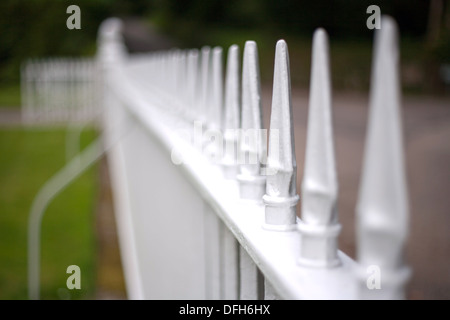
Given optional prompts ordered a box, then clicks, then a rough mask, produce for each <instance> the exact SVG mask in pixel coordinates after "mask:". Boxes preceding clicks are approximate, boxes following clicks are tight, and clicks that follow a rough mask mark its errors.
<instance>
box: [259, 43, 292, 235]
mask: <svg viewBox="0 0 450 320" xmlns="http://www.w3.org/2000/svg"><path fill="white" fill-rule="evenodd" d="M266 174H267V187H266V194H265V195H264V197H263V201H264V204H265V206H266V209H265V210H266V213H265V224H264V227H265V228H266V229H270V230H279V231H284V230H293V229H295V226H296V206H297V202H298V200H299V196H298V194H297V188H296V183H297V163H296V159H295V147H294V125H293V117H292V101H291V79H290V71H289V52H288V46H287V43H286V42H285V41H284V40H279V41H278V42H277V45H276V51H275V69H274V76H273V96H272V113H271V116H270V137H269V154H268V159H267V170H266Z"/></svg>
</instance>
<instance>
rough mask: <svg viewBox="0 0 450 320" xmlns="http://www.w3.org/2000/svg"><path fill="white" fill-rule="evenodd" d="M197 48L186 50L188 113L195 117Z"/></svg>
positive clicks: (196, 108) (196, 106)
mask: <svg viewBox="0 0 450 320" xmlns="http://www.w3.org/2000/svg"><path fill="white" fill-rule="evenodd" d="M198 56H199V54H198V50H197V49H192V50H190V51H189V52H188V58H187V71H186V72H187V84H186V86H187V94H188V101H189V104H188V108H189V110H188V115H189V117H190V118H191V119H195V116H196V115H197V111H198V105H199V100H198V98H197V97H198V78H199V77H198Z"/></svg>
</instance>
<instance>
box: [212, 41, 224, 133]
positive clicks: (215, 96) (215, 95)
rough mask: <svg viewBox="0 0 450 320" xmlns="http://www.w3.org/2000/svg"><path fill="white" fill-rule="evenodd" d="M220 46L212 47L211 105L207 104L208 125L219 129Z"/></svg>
mask: <svg viewBox="0 0 450 320" xmlns="http://www.w3.org/2000/svg"><path fill="white" fill-rule="evenodd" d="M222 52H223V49H222V48H221V47H214V48H213V51H212V60H211V67H212V68H211V105H210V106H209V116H210V120H209V125H210V128H211V129H214V130H220V129H221V123H222V113H223V70H222Z"/></svg>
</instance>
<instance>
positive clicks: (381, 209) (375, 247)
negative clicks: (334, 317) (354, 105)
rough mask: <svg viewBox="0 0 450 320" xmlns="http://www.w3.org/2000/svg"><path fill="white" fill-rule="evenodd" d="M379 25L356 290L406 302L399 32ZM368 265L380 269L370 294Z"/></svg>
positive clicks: (390, 23) (388, 21)
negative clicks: (377, 284) (378, 282)
mask: <svg viewBox="0 0 450 320" xmlns="http://www.w3.org/2000/svg"><path fill="white" fill-rule="evenodd" d="M381 25H382V28H381V29H380V30H377V32H376V35H375V49H374V57H373V65H372V68H373V69H372V79H371V91H370V106H369V108H370V109H369V120H368V128H367V138H366V139H367V140H366V150H365V155H364V162H363V172H362V178H361V187H360V188H361V189H360V194H359V200H358V204H357V209H356V212H357V236H358V241H357V245H358V247H357V248H358V250H357V256H358V262H359V264H360V270H359V277H360V279H359V280H360V286H359V289H360V292H361V293H360V294H361V296H362V297H363V298H371V299H374V298H381V299H400V298H404V286H405V283H406V281H407V279H408V277H409V269H408V268H407V267H406V266H405V261H404V248H405V244H406V239H407V235H408V219H409V209H408V199H407V190H406V177H405V166H404V159H403V149H402V146H403V142H402V140H403V139H402V126H401V114H400V99H401V94H400V80H399V72H398V68H399V53H398V39H397V38H398V31H397V26H396V23H395V21H394V20H393V19H392V18H390V17H387V16H385V17H383V18H382V21H381ZM370 266H375V267H376V268H379V270H380V273H381V289H380V290H369V289H368V285H367V281H368V279H367V277H368V268H369V267H370ZM369 271H370V270H369ZM369 275H370V274H369Z"/></svg>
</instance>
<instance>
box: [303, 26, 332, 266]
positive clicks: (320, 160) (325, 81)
mask: <svg viewBox="0 0 450 320" xmlns="http://www.w3.org/2000/svg"><path fill="white" fill-rule="evenodd" d="M309 99H310V100H309V116H308V134H307V141H306V155H305V169H304V174H303V182H302V216H301V217H302V219H301V222H299V226H298V227H299V230H300V233H301V249H300V250H301V251H300V259H299V262H300V264H302V265H306V266H314V267H333V266H337V265H339V264H340V262H339V259H338V256H337V237H338V235H339V232H340V230H341V226H340V224H339V223H338V213H337V206H336V201H337V197H338V182H337V177H336V164H335V156H334V143H333V140H334V139H333V125H332V113H331V104H332V96H331V81H330V63H329V50H328V36H327V33H326V32H325V30H323V29H317V30H316V31H315V32H314V36H313V48H312V63H311V84H310V94H309Z"/></svg>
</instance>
